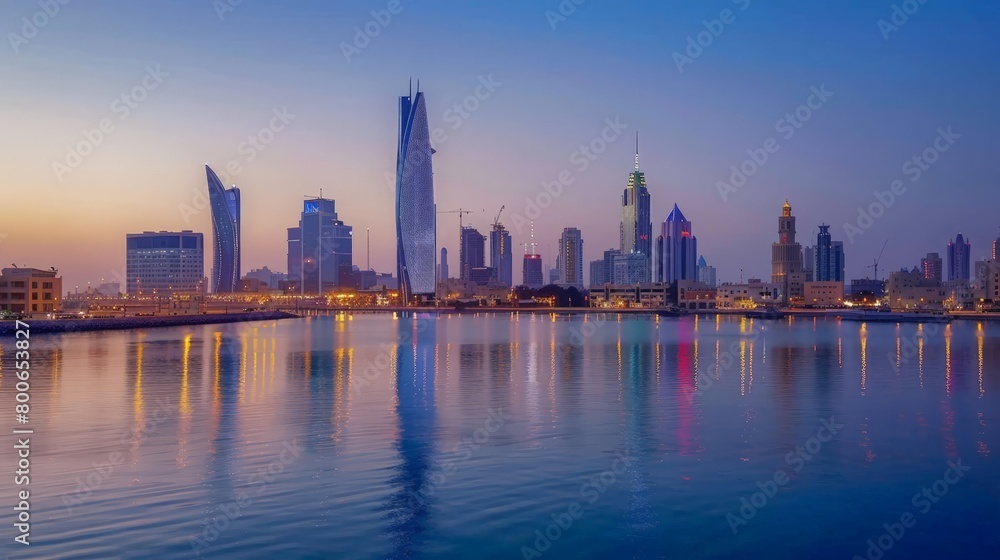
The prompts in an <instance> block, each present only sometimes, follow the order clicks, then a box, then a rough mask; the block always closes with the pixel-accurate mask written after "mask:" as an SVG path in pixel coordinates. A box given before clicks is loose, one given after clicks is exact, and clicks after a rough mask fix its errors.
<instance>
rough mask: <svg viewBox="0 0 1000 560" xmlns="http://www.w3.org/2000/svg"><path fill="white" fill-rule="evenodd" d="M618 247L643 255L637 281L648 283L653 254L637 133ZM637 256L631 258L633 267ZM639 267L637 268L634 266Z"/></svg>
mask: <svg viewBox="0 0 1000 560" xmlns="http://www.w3.org/2000/svg"><path fill="white" fill-rule="evenodd" d="M619 229H620V234H619V236H620V239H619V249H620V250H621V252H622V253H623V254H625V253H638V254H641V255H643V256H644V257H645V259H646V261H647V262H646V266H645V267H644V268H643V269H644V270H645V272H644V274H645V275H646V276H645V277H643V278H642V279H641V280H640V281H641V282H648V281H649V278H650V273H651V270H650V269H651V267H650V259H651V257H652V254H653V222H652V221H651V214H650V209H649V191H648V190H647V189H646V176H645V174H644V173H643V172H642V171H639V133H638V132H637V133H636V136H635V171H633V172H632V173H629V176H628V186H626V187H625V191H624V192H623V193H622V220H621V224H620V226H619ZM635 262H636V259H634V258H633V259H632V263H633V264H632V265H631V266H633V267H636V266H638V265H637V264H635ZM636 270H638V269H636Z"/></svg>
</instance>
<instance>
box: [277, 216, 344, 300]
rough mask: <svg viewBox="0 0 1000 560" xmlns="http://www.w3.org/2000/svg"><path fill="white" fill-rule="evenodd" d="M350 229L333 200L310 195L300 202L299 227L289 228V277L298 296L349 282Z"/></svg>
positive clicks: (317, 293)
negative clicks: (338, 214) (339, 216)
mask: <svg viewBox="0 0 1000 560" xmlns="http://www.w3.org/2000/svg"><path fill="white" fill-rule="evenodd" d="M352 229H353V228H352V227H351V226H348V225H345V224H344V222H342V221H341V220H340V219H339V218H338V216H337V209H336V203H335V202H334V201H333V200H331V199H328V198H310V199H307V200H305V201H304V202H303V203H302V214H301V215H300V218H299V225H298V227H292V228H288V279H289V281H291V282H293V283H294V286H295V288H297V291H298V293H299V295H322V294H325V293H327V292H329V291H330V290H333V289H336V288H339V287H343V286H346V285H351V282H348V281H347V278H346V276H348V275H350V273H351V270H352V267H353V264H354V263H353V261H352V259H353V255H352V253H353V250H354V238H353V231H352ZM342 275H344V276H345V278H342V277H341V276H342Z"/></svg>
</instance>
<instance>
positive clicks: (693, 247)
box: [654, 204, 698, 284]
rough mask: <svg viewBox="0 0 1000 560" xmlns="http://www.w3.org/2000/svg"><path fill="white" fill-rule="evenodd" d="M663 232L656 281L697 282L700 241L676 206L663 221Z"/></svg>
mask: <svg viewBox="0 0 1000 560" xmlns="http://www.w3.org/2000/svg"><path fill="white" fill-rule="evenodd" d="M661 232H662V234H661V236H660V237H659V238H657V248H656V253H657V257H658V260H659V262H660V265H659V268H658V272H657V274H658V277H657V278H654V281H656V282H665V283H667V284H671V283H673V282H676V281H678V280H697V279H698V269H697V258H698V240H697V239H696V238H695V236H694V234H693V233H692V231H691V222H690V221H688V219H687V218H685V217H684V214H683V213H682V212H681V210H680V208H678V207H677V205H676V204H674V209H673V210H671V211H670V214H668V215H667V219H666V220H664V221H663V226H662V229H661Z"/></svg>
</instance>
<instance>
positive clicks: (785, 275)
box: [771, 200, 802, 298]
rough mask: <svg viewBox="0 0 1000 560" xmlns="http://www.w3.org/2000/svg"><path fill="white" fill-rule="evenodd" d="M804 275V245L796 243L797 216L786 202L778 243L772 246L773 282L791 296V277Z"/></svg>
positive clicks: (779, 221)
mask: <svg viewBox="0 0 1000 560" xmlns="http://www.w3.org/2000/svg"><path fill="white" fill-rule="evenodd" d="M801 273H802V245H800V244H799V243H796V242H795V216H793V215H792V205H791V204H789V203H788V201H787V200H786V201H785V205H784V206H782V208H781V216H780V217H779V218H778V242H777V243H773V244H771V282H774V283H775V284H780V285H781V286H782V287H783V289H784V294H785V297H786V298H787V297H788V296H789V291H790V290H789V288H790V286H789V281H790V280H791V278H790V276H791V275H794V274H801Z"/></svg>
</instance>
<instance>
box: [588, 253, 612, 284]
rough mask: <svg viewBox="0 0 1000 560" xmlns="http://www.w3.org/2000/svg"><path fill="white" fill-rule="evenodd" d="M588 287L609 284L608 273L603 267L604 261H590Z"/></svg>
mask: <svg viewBox="0 0 1000 560" xmlns="http://www.w3.org/2000/svg"><path fill="white" fill-rule="evenodd" d="M589 268H590V283H589V285H590V286H600V285H602V284H606V283H608V282H609V279H608V271H607V268H606V267H605V266H604V259H597V260H596V261H590V267H589Z"/></svg>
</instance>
